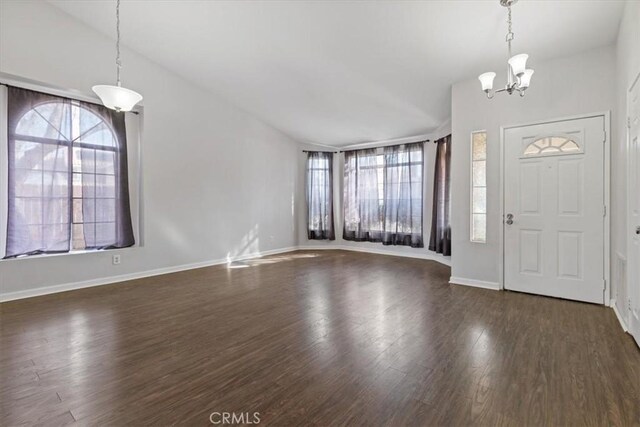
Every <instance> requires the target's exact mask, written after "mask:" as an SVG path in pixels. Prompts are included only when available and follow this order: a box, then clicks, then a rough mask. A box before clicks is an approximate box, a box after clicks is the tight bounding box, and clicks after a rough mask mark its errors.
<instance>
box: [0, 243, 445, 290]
mask: <svg viewBox="0 0 640 427" xmlns="http://www.w3.org/2000/svg"><path fill="white" fill-rule="evenodd" d="M330 249H334V250H335V249H337V250H346V251H354V252H367V253H373V254H379V255H393V256H401V257H407V258H420V259H427V260H431V261H436V262H439V263H441V264H444V265H447V266H451V262H450V261H449V260H448V259H446V258H445V257H441V256H435V255H430V254H404V253H395V252H391V251H385V250H379V249H365V248H356V247H351V246H345V245H310V246H290V247H286V248H280V249H272V250H268V251H261V252H254V253H250V254H245V255H240V256H235V257H229V258H221V259H216V260H211V261H202V262H196V263H191V264H181V265H176V266H172V267H164V268H158V269H154V270H145V271H140V272H136V273H130V274H121V275H118V276H109V277H101V278H98V279H90V280H83V281H79V282H73V283H65V284H62V285H53V286H44V287H41V288H34V289H27V290H24V291H15V292H4V293H0V302H8V301H14V300H19V299H24V298H32V297H38V296H42V295H49V294H55V293H59V292H67V291H73V290H76V289H84V288H91V287H94V286H103V285H110V284H113V283H120V282H125V281H127V280H135V279H142V278H145V277H153V276H159V275H161V274H169V273H177V272H179V271H185V270H193V269H196V268H203V267H211V266H213V265H220V264H227V263H229V262H233V261H241V260H247V259H252V258H260V257H263V256H268V255H276V254H281V253H286V252H293V251H297V250H330Z"/></svg>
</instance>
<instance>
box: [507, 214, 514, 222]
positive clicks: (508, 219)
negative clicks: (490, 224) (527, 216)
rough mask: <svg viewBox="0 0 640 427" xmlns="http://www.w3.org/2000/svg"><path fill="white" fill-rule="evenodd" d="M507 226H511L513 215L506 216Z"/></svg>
mask: <svg viewBox="0 0 640 427" xmlns="http://www.w3.org/2000/svg"><path fill="white" fill-rule="evenodd" d="M506 223H507V225H511V224H513V214H510V213H509V214H507V221H506Z"/></svg>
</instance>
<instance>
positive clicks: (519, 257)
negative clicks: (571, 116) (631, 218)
mask: <svg viewBox="0 0 640 427" xmlns="http://www.w3.org/2000/svg"><path fill="white" fill-rule="evenodd" d="M504 150H505V157H504V158H505V186H504V188H505V199H504V208H505V214H507V215H508V214H511V215H512V216H513V217H512V218H511V219H509V217H507V218H505V219H506V221H505V226H504V227H505V230H504V231H505V232H504V247H505V251H504V261H505V275H504V280H505V288H506V289H510V290H516V291H522V292H529V293H535V294H540V295H548V296H554V297H561V298H568V299H574V300H580V301H588V302H594V303H599V304H602V303H603V302H604V117H602V116H599V117H592V118H586V119H577V120H567V121H562V122H553V123H547V124H541V125H535V126H524V127H520V128H510V129H507V130H506V131H505V148H504Z"/></svg>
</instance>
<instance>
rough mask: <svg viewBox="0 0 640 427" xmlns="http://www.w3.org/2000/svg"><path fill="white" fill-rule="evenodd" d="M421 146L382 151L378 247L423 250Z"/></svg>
mask: <svg viewBox="0 0 640 427" xmlns="http://www.w3.org/2000/svg"><path fill="white" fill-rule="evenodd" d="M423 149H424V144H423V143H422V142H418V143H415V144H406V145H394V146H391V147H385V148H384V183H383V191H384V200H383V206H384V211H383V217H384V223H383V225H384V229H383V233H382V243H383V244H385V245H405V246H411V247H414V248H422V247H424V242H423V240H422V208H423V203H422V194H423V193H422V183H423V180H422V175H423V173H422V172H423V161H422V159H423Z"/></svg>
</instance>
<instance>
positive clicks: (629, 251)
mask: <svg viewBox="0 0 640 427" xmlns="http://www.w3.org/2000/svg"><path fill="white" fill-rule="evenodd" d="M637 84H638V85H640V71H639V72H638V74H637V75H636V77H635V78H634V79H633V81H632V82H631V84H630V85H629V87H628V88H627V93H626V98H625V103H626V105H625V137H624V138H625V142H626V144H625V149H626V155H627V164H626V166H627V176H626V179H627V194H626V196H627V203H626V209H625V210H626V212H625V226H624V232H625V234H626V233H629V232H632V229H633V224H631V218H632V216H633V215H632V214H631V209H632V207H631V206H630V204H629V202H628V201H629V200H631V194H632V192H633V191H634V189H633V188H631V163H632V162H631V156H630V155H629V153H630V150H631V128H630V127H629V121H628V120H629V105H630V104H629V95H630V94H631V91H632V90H633V88H634V86H635V85H637ZM636 191H637V190H636ZM626 236H627V237H626V239H627V247H626V250H627V256H626V258H627V260H629V259H630V258H631V255H632V254H633V250H632V249H633V238H631V237H629V235H628V234H626ZM626 265H627V268H626V270H627V271H626V278H627V283H625V286H626V287H627V299H628V301H622V303H623V304H624V307H627V310H626V311H625V312H624V313H622V317H623V319H624V321H625V323H626V325H623V328H624V327H625V326H626V327H627V328H631V321H632V319H631V316H632V314H631V310H632V308H631V298H632V295H633V294H632V293H631V292H633V290H634V289H633V286H638V285H637V284H635V285H634V284H633V283H631V275H630V274H629V268H630V263H629V262H627V263H626Z"/></svg>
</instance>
